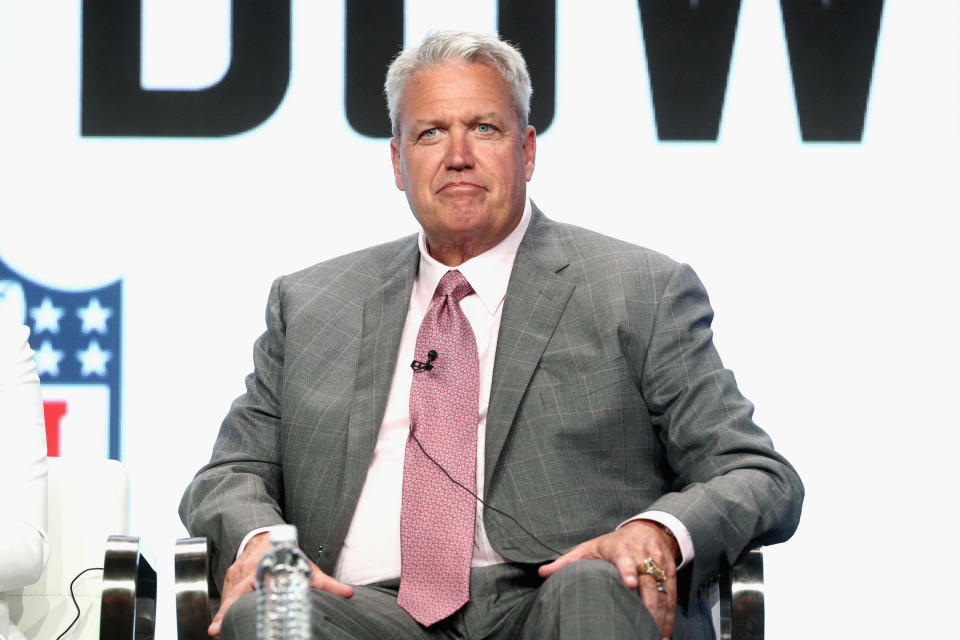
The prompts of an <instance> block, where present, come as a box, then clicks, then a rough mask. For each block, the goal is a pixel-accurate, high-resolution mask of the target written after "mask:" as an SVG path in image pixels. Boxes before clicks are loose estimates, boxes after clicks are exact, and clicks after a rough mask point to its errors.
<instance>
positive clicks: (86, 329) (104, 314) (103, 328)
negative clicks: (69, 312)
mask: <svg viewBox="0 0 960 640" xmlns="http://www.w3.org/2000/svg"><path fill="white" fill-rule="evenodd" d="M112 315H113V310H112V309H108V308H105V307H102V306H100V301H99V300H97V299H96V298H90V302H88V303H87V306H86V307H81V308H79V309H77V317H79V318H80V319H81V320H83V326H82V327H80V331H81V332H82V333H90V332H91V331H96V332H97V333H99V334H101V335H104V334H106V333H107V320H109V319H110V316H112Z"/></svg>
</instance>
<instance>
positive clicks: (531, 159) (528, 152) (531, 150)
mask: <svg viewBox="0 0 960 640" xmlns="http://www.w3.org/2000/svg"><path fill="white" fill-rule="evenodd" d="M523 155H524V170H525V174H526V177H527V182H530V178H532V177H533V169H534V167H535V166H536V164H537V130H536V129H534V128H533V127H532V126H530V125H527V128H526V129H525V130H524V132H523Z"/></svg>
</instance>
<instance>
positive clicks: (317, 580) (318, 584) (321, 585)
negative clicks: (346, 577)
mask: <svg viewBox="0 0 960 640" xmlns="http://www.w3.org/2000/svg"><path fill="white" fill-rule="evenodd" d="M310 564H311V573H310V586H311V587H313V588H314V589H319V590H320V591H326V592H328V593H332V594H334V595H337V596H340V597H342V598H352V597H353V587H351V586H350V585H348V584H344V583H342V582H340V581H339V580H337V579H336V578H331V577H330V576H328V575H327V574H325V573H324V572H323V571H321V570H320V569H319V568H318V567H317V565H315V564H313V563H312V562H311V563H310Z"/></svg>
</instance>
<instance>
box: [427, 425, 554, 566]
mask: <svg viewBox="0 0 960 640" xmlns="http://www.w3.org/2000/svg"><path fill="white" fill-rule="evenodd" d="M410 437H412V438H413V441H414V442H416V443H417V446H418V447H420V451H422V452H423V455H425V456H427V460H429V461H430V462H432V463H433V464H434V465H436V467H437V469H440V471H442V472H443V475H445V476H447V477H448V478H450V481H451V482H453V483H454V484H455V485H457V486H458V487H460V488H461V489H463V490H464V491H466V492H467V493H469V494H470V495H471V496H473V498H474V499H475V500H476V501H477V502H479V503H480V504H482V505H483V506H485V507H486V508H488V509H490V510H491V511H495V512H497V513H499V514H500V515H502V516H504V517H507V518H509V519H510V520H511V521H512V522H513V523H514V524H515V525H517V526H518V527H520V529H521V530H522V531H523V532H524V533H525V534H527V535H528V536H530V537H531V538H533V540H535V541H536V542H537V543H538V544H539V545H540V546H542V547H544V548H545V549H549V550H550V551H551V552H552V553H555V554H557V555H558V556H562V555H563V553H562V552H560V551H557V550H556V549H554V548H553V547H551V546H550V545H548V544H547V543H546V542H544V541H543V540H541V539H540V538H538V537H537V536H535V535H533V533H531V532H530V531H528V530H527V528H526V527H525V526H523V525H522V524H520V522H519V521H518V520H517V519H516V518H514V517H513V516H512V515H510V514H509V513H507V512H506V511H501V510H500V509H497V508H496V507H495V506H493V505H492V504H489V503H488V502H484V500H483V498H481V497H480V496H478V495H477V494H476V493H474V492H473V491H471V490H470V489H469V488H468V487H467V486H466V485H464V484H463V483H462V482H460V481H459V480H457V479H456V478H454V477H453V476H452V475H450V473H449V472H448V471H447V470H446V469H444V468H443V465H442V464H440V463H439V462H437V461H436V460H434V458H433V456H431V455H430V454H429V453H427V450H426V449H424V448H423V444H422V443H421V442H420V439H419V438H418V437H417V434H415V433H414V432H413V425H410Z"/></svg>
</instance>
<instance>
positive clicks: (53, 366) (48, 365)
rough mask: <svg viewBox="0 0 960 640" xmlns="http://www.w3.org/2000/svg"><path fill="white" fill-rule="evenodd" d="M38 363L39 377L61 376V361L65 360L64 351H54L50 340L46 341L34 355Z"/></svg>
mask: <svg viewBox="0 0 960 640" xmlns="http://www.w3.org/2000/svg"><path fill="white" fill-rule="evenodd" d="M34 360H35V361H36V363H37V375H44V374H46V375H49V376H58V375H60V361H61V360H63V351H60V350H58V349H54V348H53V345H52V344H50V341H49V340H44V341H43V343H42V344H41V345H40V349H38V350H37V352H36V354H35V355H34Z"/></svg>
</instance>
